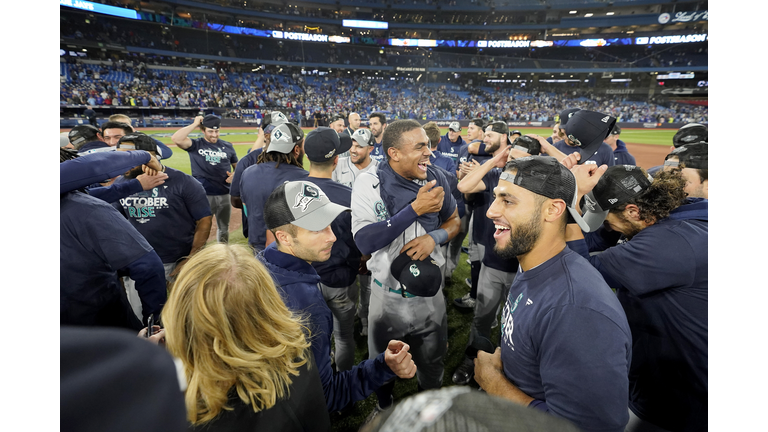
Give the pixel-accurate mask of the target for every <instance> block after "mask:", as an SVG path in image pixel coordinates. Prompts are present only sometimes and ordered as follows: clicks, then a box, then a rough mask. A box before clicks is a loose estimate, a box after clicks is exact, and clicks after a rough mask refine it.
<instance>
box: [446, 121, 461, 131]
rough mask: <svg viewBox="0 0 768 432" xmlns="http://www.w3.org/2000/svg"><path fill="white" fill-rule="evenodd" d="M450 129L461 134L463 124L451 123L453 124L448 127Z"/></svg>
mask: <svg viewBox="0 0 768 432" xmlns="http://www.w3.org/2000/svg"><path fill="white" fill-rule="evenodd" d="M448 129H450V130H452V131H454V132H461V123H459V122H451V124H449V125H448Z"/></svg>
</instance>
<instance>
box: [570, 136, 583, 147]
mask: <svg viewBox="0 0 768 432" xmlns="http://www.w3.org/2000/svg"><path fill="white" fill-rule="evenodd" d="M568 139H569V140H571V141H572V142H573V145H575V146H576V147H581V141H580V140H579V139H578V138H576V137H575V136H573V135H568Z"/></svg>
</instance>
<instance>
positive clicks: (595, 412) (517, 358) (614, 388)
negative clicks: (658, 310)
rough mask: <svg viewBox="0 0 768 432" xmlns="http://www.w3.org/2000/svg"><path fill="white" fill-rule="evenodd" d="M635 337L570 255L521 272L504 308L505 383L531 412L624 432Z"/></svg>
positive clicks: (596, 279)
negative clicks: (533, 409) (525, 401)
mask: <svg viewBox="0 0 768 432" xmlns="http://www.w3.org/2000/svg"><path fill="white" fill-rule="evenodd" d="M631 350H632V334H631V332H630V330H629V324H628V323H627V318H626V315H625V314H624V310H623V309H622V307H621V304H620V303H619V301H618V299H617V298H616V296H615V295H614V294H613V292H612V291H611V289H610V288H609V287H608V285H607V284H606V283H605V281H603V279H602V277H601V276H600V273H599V272H597V271H596V270H595V269H594V268H593V267H592V266H591V265H590V264H589V262H587V261H586V260H585V259H584V258H583V257H581V256H580V255H578V254H577V253H575V252H573V251H572V250H570V249H569V248H568V247H565V248H564V249H563V250H562V251H561V252H560V253H559V254H557V255H555V256H554V257H552V258H550V259H549V260H547V261H546V262H544V263H542V264H540V265H539V266H537V267H534V268H533V269H530V270H528V271H525V272H523V271H522V270H520V271H518V273H517V275H516V277H515V281H514V282H513V283H512V286H511V287H510V289H509V297H508V298H507V301H506V304H505V305H504V311H503V314H502V327H501V362H502V367H503V371H504V376H505V377H506V378H507V379H508V380H509V381H510V382H512V383H513V384H514V385H516V386H517V387H518V388H519V389H520V390H521V391H522V392H524V393H525V394H527V395H528V396H530V397H532V398H534V399H535V401H534V402H532V403H531V406H534V407H536V408H539V409H541V410H544V411H548V412H549V413H551V414H553V415H556V416H558V417H563V418H565V419H567V420H570V421H571V422H573V423H574V424H575V425H576V426H578V427H579V428H580V429H582V430H585V431H595V430H601V431H614V432H623V431H624V426H625V425H626V424H627V421H628V419H629V413H628V411H627V403H628V394H629V378H628V374H629V365H630V359H631V355H632V352H631Z"/></svg>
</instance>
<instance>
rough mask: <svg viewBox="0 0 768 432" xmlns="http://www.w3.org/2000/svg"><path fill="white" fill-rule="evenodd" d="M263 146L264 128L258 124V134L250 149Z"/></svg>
mask: <svg viewBox="0 0 768 432" xmlns="http://www.w3.org/2000/svg"><path fill="white" fill-rule="evenodd" d="M263 147H264V129H262V127H261V126H259V136H257V137H256V141H255V142H254V143H253V145H252V146H251V150H250V151H254V150H256V149H260V148H263Z"/></svg>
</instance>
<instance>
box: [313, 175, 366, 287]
mask: <svg viewBox="0 0 768 432" xmlns="http://www.w3.org/2000/svg"><path fill="white" fill-rule="evenodd" d="M307 181H310V182H312V183H314V184H316V185H317V186H318V187H319V188H320V189H321V190H322V191H323V192H325V194H326V195H328V199H329V200H331V202H332V203H336V204H339V205H343V206H344V207H349V206H350V205H351V204H352V188H350V187H348V186H344V185H343V184H341V183H337V182H335V181H333V180H332V179H325V178H316V177H308V178H307ZM331 229H332V230H333V234H334V235H336V242H335V243H334V244H333V249H331V257H330V258H329V259H328V261H325V262H316V263H312V267H314V268H315V270H316V271H317V274H319V275H320V282H322V283H323V284H324V285H328V286H329V287H333V288H346V287H348V286H350V285H352V284H353V283H354V282H355V279H356V278H357V270H358V269H359V267H360V256H361V254H360V251H359V250H358V249H357V245H355V240H354V238H353V237H352V212H342V213H341V214H339V215H338V216H336V219H334V221H333V222H332V223H331Z"/></svg>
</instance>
